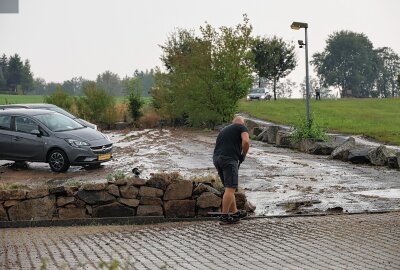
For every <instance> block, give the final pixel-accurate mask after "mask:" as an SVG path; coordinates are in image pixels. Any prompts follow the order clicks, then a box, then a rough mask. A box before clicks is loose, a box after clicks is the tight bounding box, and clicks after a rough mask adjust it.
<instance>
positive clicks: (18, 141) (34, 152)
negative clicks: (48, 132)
mask: <svg viewBox="0 0 400 270" xmlns="http://www.w3.org/2000/svg"><path fill="white" fill-rule="evenodd" d="M39 129H40V128H39V124H38V123H37V122H35V121H34V120H33V119H31V118H29V117H27V116H15V117H14V131H15V133H14V136H13V137H12V142H11V147H12V149H13V153H12V156H13V157H14V159H15V160H26V161H44V160H45V155H44V141H43V138H42V137H41V136H37V135H35V134H31V132H32V131H33V130H39Z"/></svg>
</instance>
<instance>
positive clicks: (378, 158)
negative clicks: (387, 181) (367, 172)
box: [368, 145, 396, 166]
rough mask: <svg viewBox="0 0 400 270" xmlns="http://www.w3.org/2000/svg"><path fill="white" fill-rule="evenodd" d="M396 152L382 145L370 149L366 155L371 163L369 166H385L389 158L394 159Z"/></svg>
mask: <svg viewBox="0 0 400 270" xmlns="http://www.w3.org/2000/svg"><path fill="white" fill-rule="evenodd" d="M395 156H396V152H395V151H394V150H392V149H389V148H387V147H386V146H384V145H381V146H379V147H377V148H375V149H372V150H371V151H369V153H368V157H369V159H370V161H371V164H373V165H377V166H383V165H386V164H387V162H388V158H389V157H395Z"/></svg>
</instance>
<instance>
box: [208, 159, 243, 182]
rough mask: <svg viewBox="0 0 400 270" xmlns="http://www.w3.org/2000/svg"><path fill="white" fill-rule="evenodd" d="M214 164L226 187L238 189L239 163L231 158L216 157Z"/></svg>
mask: <svg viewBox="0 0 400 270" xmlns="http://www.w3.org/2000/svg"><path fill="white" fill-rule="evenodd" d="M213 162H214V166H215V168H216V169H217V171H218V175H219V178H221V181H222V183H223V184H224V187H229V188H237V187H238V180H239V166H238V161H237V160H234V159H233V158H231V157H226V156H216V157H213Z"/></svg>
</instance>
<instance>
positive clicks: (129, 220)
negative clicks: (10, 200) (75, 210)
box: [0, 209, 400, 229]
mask: <svg viewBox="0 0 400 270" xmlns="http://www.w3.org/2000/svg"><path fill="white" fill-rule="evenodd" d="M399 212H400V209H395V210H378V211H368V212H353V213H312V214H291V215H275V216H249V217H246V219H250V220H253V219H254V220H256V219H283V218H300V217H302V218H307V217H325V216H351V215H375V214H387V213H399ZM217 219H218V217H196V218H165V217H163V216H148V217H137V216H136V217H109V218H86V219H66V220H24V221H0V229H2V228H28V227H66V226H96V225H151V224H160V223H171V222H196V221H215V220H217Z"/></svg>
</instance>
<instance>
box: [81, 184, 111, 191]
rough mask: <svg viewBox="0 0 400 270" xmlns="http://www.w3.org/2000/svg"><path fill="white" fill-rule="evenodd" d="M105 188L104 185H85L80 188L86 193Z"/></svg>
mask: <svg viewBox="0 0 400 270" xmlns="http://www.w3.org/2000/svg"><path fill="white" fill-rule="evenodd" d="M105 188H106V184H105V183H86V184H83V185H82V186H81V189H83V190H86V191H99V190H104V189H105Z"/></svg>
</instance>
